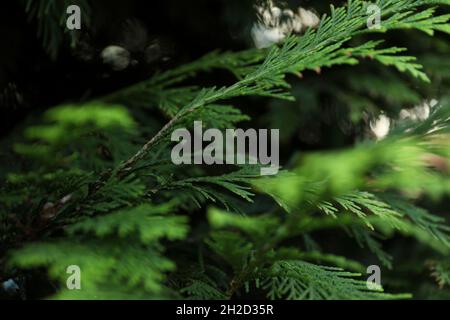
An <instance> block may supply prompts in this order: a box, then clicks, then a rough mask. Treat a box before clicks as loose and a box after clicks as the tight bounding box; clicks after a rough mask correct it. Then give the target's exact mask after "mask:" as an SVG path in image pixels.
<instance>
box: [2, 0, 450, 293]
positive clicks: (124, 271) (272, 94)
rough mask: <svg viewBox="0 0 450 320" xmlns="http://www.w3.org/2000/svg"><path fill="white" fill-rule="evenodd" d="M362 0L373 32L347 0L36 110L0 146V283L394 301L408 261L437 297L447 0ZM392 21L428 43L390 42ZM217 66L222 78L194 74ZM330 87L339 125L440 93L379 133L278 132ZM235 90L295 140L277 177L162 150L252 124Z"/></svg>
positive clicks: (445, 235) (449, 240) (43, 14)
mask: <svg viewBox="0 0 450 320" xmlns="http://www.w3.org/2000/svg"><path fill="white" fill-rule="evenodd" d="M24 2H26V6H27V11H28V12H29V16H30V18H31V19H37V20H38V21H39V22H38V25H39V30H38V32H39V34H40V37H41V38H42V39H43V42H44V45H45V47H46V50H47V51H48V52H49V53H50V55H51V56H53V57H56V54H57V52H58V48H60V46H61V42H62V39H63V35H62V34H61V31H58V30H60V29H58V28H57V27H56V26H57V25H58V23H59V22H58V20H54V19H53V18H54V16H53V14H52V12H58V10H59V9H58V8H59V6H60V5H61V6H63V5H64V4H65V3H66V1H63V2H56V1H24ZM44 3H45V5H44ZM375 3H376V4H377V5H378V6H379V7H380V8H381V13H382V28H381V29H368V28H367V26H366V22H367V6H368V5H369V3H368V2H365V1H360V0H351V1H350V0H349V1H348V2H347V3H346V4H343V5H341V6H337V7H334V6H331V8H330V10H329V13H328V14H327V15H324V16H322V17H321V22H320V25H319V26H318V27H317V28H316V29H308V30H307V31H306V32H305V33H304V34H303V35H301V36H297V35H295V36H294V35H291V36H289V37H287V38H286V39H285V41H284V42H283V43H281V44H279V45H273V46H272V47H271V48H268V49H262V50H260V49H248V50H245V51H237V52H231V51H229V52H221V51H214V52H212V53H209V54H207V55H205V56H203V57H201V58H199V59H198V60H196V61H193V62H190V63H186V64H182V65H180V66H178V67H175V68H171V69H168V70H164V71H160V72H157V73H155V74H154V75H153V76H152V77H150V78H149V79H147V80H144V81H142V82H139V83H137V84H134V85H132V86H129V87H126V88H124V89H120V90H117V91H115V92H113V93H111V94H109V95H106V96H103V97H97V98H94V99H92V100H91V101H86V102H83V103H70V104H64V105H61V106H56V107H53V108H50V109H49V110H47V111H45V112H44V113H43V114H42V115H39V116H38V117H34V118H33V119H32V120H30V121H29V123H27V125H26V129H25V130H23V134H21V135H20V138H17V135H16V136H15V140H14V142H13V143H9V144H8V146H7V148H9V149H12V151H11V152H6V150H9V149H6V148H5V149H4V150H5V151H2V153H8V154H9V156H8V157H10V159H15V160H16V161H14V163H13V164H11V165H10V167H6V165H5V167H4V168H2V171H1V175H2V180H3V181H2V184H1V192H0V268H1V269H0V280H7V279H9V278H15V277H24V276H28V275H29V274H31V271H30V270H40V271H42V270H46V271H48V279H49V280H48V281H49V282H50V281H54V283H55V285H56V286H57V288H58V290H56V291H57V292H55V293H54V295H52V297H53V298H59V299H169V298H176V299H231V298H236V297H260V298H261V297H264V298H268V299H403V298H409V297H412V296H414V295H415V294H416V293H417V294H419V295H420V290H421V289H422V288H416V287H414V285H411V282H413V281H414V279H406V280H405V281H406V284H401V281H395V279H394V278H395V274H396V272H400V271H399V270H402V268H407V267H408V266H410V265H411V262H410V261H409V260H408V259H414V260H413V264H414V266H415V267H416V268H418V269H419V271H418V272H419V273H420V272H426V273H427V277H429V278H432V277H433V278H435V279H436V281H437V284H433V286H434V287H433V290H431V291H430V292H432V293H429V297H435V296H438V293H439V295H442V296H444V297H450V291H448V290H449V289H448V286H449V284H450V280H449V279H450V276H449V274H450V269H449V262H448V259H449V254H450V226H449V225H448V221H446V219H445V217H444V216H443V215H441V214H440V213H432V212H431V210H429V209H427V203H428V202H432V203H439V201H445V199H448V196H449V195H450V180H449V176H448V174H449V173H448V161H449V159H450V145H449V134H450V132H449V131H450V123H449V119H450V100H449V98H450V96H449V91H448V88H449V87H448V84H449V82H448V80H449V78H448V75H449V74H450V73H449V72H448V70H449V68H448V67H449V66H448V59H445V58H443V57H445V54H448V52H449V43H448V38H446V37H447V36H448V35H447V34H448V33H449V31H450V24H449V23H448V21H449V19H450V14H448V13H445V12H448V7H447V5H449V4H450V3H449V1H448V0H441V1H437V0H409V1H404V0H377V1H375ZM81 5H82V6H83V7H84V8H89V1H82V4H81ZM54 10H55V11H54ZM87 12H90V11H87ZM88 21H89V20H88ZM391 32H402V34H404V35H405V36H404V37H405V38H409V37H411V38H413V39H414V38H415V37H418V38H420V39H422V37H423V38H426V39H428V40H427V41H429V47H430V48H439V49H436V50H431V49H430V50H428V51H426V52H423V51H422V52H421V51H420V50H419V49H418V48H410V51H408V52H411V53H408V54H405V55H404V52H405V51H407V50H408V49H406V48H404V47H403V44H401V43H400V44H398V45H399V46H398V47H397V46H396V44H392V43H391V42H392V41H390V38H389V35H390V34H391ZM382 38H385V39H384V40H380V39H382ZM442 39H444V40H442ZM405 43H406V44H408V41H405ZM416 56H417V57H416ZM349 68H350V69H349ZM215 70H225V71H227V72H228V73H230V74H231V75H232V76H233V79H235V80H233V82H232V83H231V84H227V85H223V86H222V85H220V86H218V85H216V84H215V83H211V85H210V86H204V85H203V84H196V83H195V82H196V79H197V78H198V76H199V75H202V74H204V73H211V72H215ZM353 71H354V72H355V73H352V75H353V74H354V76H349V73H351V72H353ZM322 74H324V75H322ZM327 75H328V77H331V78H328V80H325V77H326V76H327ZM299 77H300V79H298V78H299ZM333 79H334V80H333ZM411 83H412V84H414V87H413V86H411ZM438 84H439V85H440V88H442V89H441V90H440V91H439V92H438V91H437V90H436V87H437V85H438ZM327 95H328V96H330V95H331V96H332V97H333V99H334V101H333V103H334V105H335V106H337V107H338V108H340V107H342V108H341V109H340V110H339V111H338V113H340V114H341V115H340V116H341V117H345V119H344V118H340V119H338V121H344V122H345V123H353V124H356V123H361V121H363V120H364V117H365V116H366V115H367V114H368V113H371V114H373V115H378V114H380V112H385V113H387V114H389V115H393V116H394V115H395V116H398V115H399V114H400V109H402V108H407V107H412V106H414V105H417V104H420V103H422V102H423V101H425V100H426V99H431V98H434V99H436V100H438V101H439V102H438V104H437V105H436V106H434V107H433V108H432V111H431V114H430V116H429V117H428V118H427V119H426V120H423V121H417V120H414V119H411V120H409V121H400V120H399V121H398V122H396V123H394V124H393V125H394V127H393V128H392V130H391V132H390V133H389V135H388V136H387V137H386V138H385V139H383V140H380V141H374V139H370V138H369V137H368V136H367V135H366V134H365V133H364V132H357V134H356V136H357V139H356V142H355V143H353V144H352V145H349V146H347V147H346V148H342V149H339V150H322V151H310V152H306V153H299V152H298V151H299V150H301V148H300V147H298V146H297V147H296V148H297V149H293V148H292V145H291V147H289V143H292V141H296V140H295V139H296V136H297V135H301V133H302V132H304V130H305V128H308V124H307V122H308V121H309V122H310V121H313V120H314V121H317V126H318V127H320V126H321V125H323V123H322V122H321V121H322V119H323V118H324V117H325V116H324V112H325V111H324V110H323V109H322V108H321V107H320V104H321V101H320V100H321V97H324V96H327ZM242 97H250V98H249V99H255V100H256V101H265V103H268V104H269V106H268V108H266V109H264V110H256V112H259V113H261V114H263V116H262V117H260V118H259V119H258V121H260V122H259V123H265V124H267V125H268V126H269V127H274V128H280V129H281V130H280V133H281V139H282V144H284V145H287V146H288V149H289V148H292V149H291V150H287V151H286V152H285V153H287V154H286V156H285V157H286V158H285V161H284V163H283V164H284V168H283V170H281V171H280V173H279V174H278V175H277V176H267V177H261V176H260V175H259V167H258V166H253V165H243V166H231V165H229V166H224V167H223V168H211V167H207V166H195V165H182V166H177V165H175V164H173V163H172V162H171V160H170V151H171V148H172V146H173V143H172V142H171V141H170V135H171V133H172V131H173V130H174V129H176V128H179V127H190V126H192V123H193V121H194V120H201V121H202V122H203V125H204V126H205V127H206V128H219V129H225V128H235V127H238V126H239V125H240V124H245V123H247V122H248V121H251V119H253V118H254V117H255V116H254V115H253V113H252V112H247V113H249V115H247V114H245V113H244V110H241V108H240V106H239V105H238V103H237V102H236V101H239V100H236V99H239V98H242ZM306 105H307V106H306ZM245 111H254V110H245ZM344 114H345V116H344ZM160 115H162V117H163V118H164V119H166V120H167V121H166V123H165V124H161V123H160V122H159V121H160V118H161V117H160ZM321 123H322V124H321ZM309 125H310V124H309ZM281 150H282V152H283V145H282V146H281ZM11 153H12V154H11ZM5 159H7V157H5ZM437 163H438V164H437ZM442 163H444V169H443V168H442ZM445 166H446V168H445ZM447 213H448V212H447ZM447 218H449V217H448V216H447ZM393 242H395V243H398V244H397V245H395V246H390V244H391V243H393ZM339 243H341V244H342V246H339V245H338V244H339ZM343 247H351V248H354V250H356V251H357V250H359V249H358V248H359V247H360V248H362V249H361V252H364V255H363V257H362V256H358V255H357V254H353V253H352V251H353V249H352V250H351V251H350V252H349V251H345V250H343V249H342V248H343ZM399 248H400V249H399ZM398 250H400V251H411V252H413V251H414V252H419V253H418V254H417V257H413V255H414V254H413V253H411V257H405V256H404V255H405V254H404V252H403V253H402V252H400V253H399V252H398ZM368 251H369V252H370V253H367V252H368ZM419 254H420V255H421V256H420V257H419ZM422 255H423V257H424V258H425V259H428V261H427V262H426V263H424V261H425V260H423V259H422ZM370 264H379V265H380V266H381V267H382V270H386V271H383V272H386V274H387V275H386V277H385V276H384V273H383V275H382V285H383V286H375V287H372V288H369V287H367V283H366V279H367V275H366V268H367V265H370ZM70 265H77V266H79V267H80V269H81V271H82V290H68V289H67V288H66V285H65V283H66V279H67V276H68V274H67V273H66V269H67V267H68V266H70ZM399 277H400V276H399ZM408 281H409V282H408ZM438 286H440V287H442V289H441V290H440V291H439V289H438ZM384 287H387V288H388V290H387V291H388V292H389V293H387V292H385V289H386V288H384ZM410 292H413V293H414V295H411V294H410Z"/></svg>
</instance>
